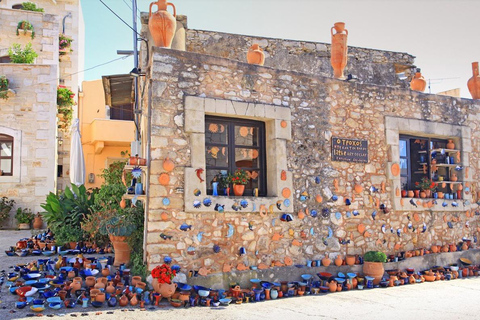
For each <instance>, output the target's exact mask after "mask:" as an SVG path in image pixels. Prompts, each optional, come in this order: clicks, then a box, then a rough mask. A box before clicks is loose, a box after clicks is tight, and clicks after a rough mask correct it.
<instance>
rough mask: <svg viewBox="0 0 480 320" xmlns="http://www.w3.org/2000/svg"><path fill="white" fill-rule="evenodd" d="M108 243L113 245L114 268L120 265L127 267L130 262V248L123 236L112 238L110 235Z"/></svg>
mask: <svg viewBox="0 0 480 320" xmlns="http://www.w3.org/2000/svg"><path fill="white" fill-rule="evenodd" d="M108 237H109V238H110V241H111V242H112V244H113V248H114V250H115V260H114V263H113V265H114V266H115V267H118V266H120V265H121V264H125V265H128V264H129V262H130V251H131V249H130V246H129V245H128V242H127V239H128V237H125V236H114V235H112V234H110V235H108Z"/></svg>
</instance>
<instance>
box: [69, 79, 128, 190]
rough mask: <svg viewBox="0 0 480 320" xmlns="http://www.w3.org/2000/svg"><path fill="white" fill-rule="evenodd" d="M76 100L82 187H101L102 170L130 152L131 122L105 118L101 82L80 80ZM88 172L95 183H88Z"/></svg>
mask: <svg viewBox="0 0 480 320" xmlns="http://www.w3.org/2000/svg"><path fill="white" fill-rule="evenodd" d="M78 100H79V101H78V110H79V118H80V124H81V127H80V132H81V134H82V145H83V153H84V157H85V169H86V182H85V187H87V188H95V187H100V186H101V185H102V183H103V179H102V178H101V177H99V175H100V174H101V173H102V170H103V169H104V168H106V167H107V166H108V165H109V164H111V163H112V162H113V161H115V160H121V159H122V156H121V152H122V151H127V152H130V142H131V141H133V140H134V130H135V127H134V123H133V121H123V120H110V119H106V117H105V114H106V112H105V94H104V91H103V84H102V80H93V81H83V83H82V93H81V94H80V95H79V99H78ZM124 159H125V160H126V157H125V158H124ZM90 173H93V174H95V181H94V183H90V182H88V176H89V174H90Z"/></svg>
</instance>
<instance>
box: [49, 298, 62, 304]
mask: <svg viewBox="0 0 480 320" xmlns="http://www.w3.org/2000/svg"><path fill="white" fill-rule="evenodd" d="M47 302H48V303H54V302H62V299H61V298H60V297H50V298H47Z"/></svg>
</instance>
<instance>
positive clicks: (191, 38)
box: [186, 26, 414, 88]
mask: <svg viewBox="0 0 480 320" xmlns="http://www.w3.org/2000/svg"><path fill="white" fill-rule="evenodd" d="M347 27H348V26H347ZM253 43H258V44H259V45H260V47H261V48H262V49H263V50H264V52H265V66H268V67H272V68H276V69H281V70H291V71H298V72H302V73H306V74H311V75H315V76H323V77H332V76H333V69H332V67H331V64H330V51H331V48H330V47H331V46H330V44H329V43H320V42H311V41H298V40H285V39H274V38H265V37H255V36H245V35H238V34H231V33H222V32H215V31H204V30H194V29H187V37H186V48H187V51H190V52H196V53H201V54H208V55H213V56H217V57H222V58H228V59H233V60H238V61H245V62H246V59H247V51H248V48H249V47H250V46H251V45H252V44H253ZM413 62H414V57H413V56H412V55H410V54H407V53H401V52H392V51H382V50H374V49H367V48H360V47H348V63H347V66H346V68H345V75H348V74H353V75H355V76H357V77H358V80H359V81H360V82H362V83H372V84H378V85H386V86H396V87H401V88H408V87H409V79H406V80H399V79H398V78H397V76H396V75H395V66H397V70H399V71H400V70H402V69H404V68H406V71H407V73H406V75H407V76H409V75H410V71H411V70H412V69H411V68H412V67H413Z"/></svg>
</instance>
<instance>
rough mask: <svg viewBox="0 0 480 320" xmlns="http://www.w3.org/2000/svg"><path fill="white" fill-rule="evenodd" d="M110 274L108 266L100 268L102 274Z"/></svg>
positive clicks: (105, 275)
mask: <svg viewBox="0 0 480 320" xmlns="http://www.w3.org/2000/svg"><path fill="white" fill-rule="evenodd" d="M109 275H110V269H108V267H105V268H103V269H102V276H104V277H108V276H109Z"/></svg>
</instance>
